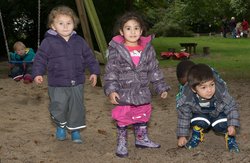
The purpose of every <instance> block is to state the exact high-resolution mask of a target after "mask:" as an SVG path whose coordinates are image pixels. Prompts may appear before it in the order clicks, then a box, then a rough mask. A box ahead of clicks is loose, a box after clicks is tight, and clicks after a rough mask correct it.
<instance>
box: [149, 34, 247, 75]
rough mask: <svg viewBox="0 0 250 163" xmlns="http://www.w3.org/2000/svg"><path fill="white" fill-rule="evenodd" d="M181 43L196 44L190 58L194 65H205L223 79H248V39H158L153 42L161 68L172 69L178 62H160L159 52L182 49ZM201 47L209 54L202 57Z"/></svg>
mask: <svg viewBox="0 0 250 163" xmlns="http://www.w3.org/2000/svg"><path fill="white" fill-rule="evenodd" d="M181 42H195V43H197V44H198V45H197V50H196V52H197V54H196V55H192V56H191V58H190V59H191V60H193V61H194V62H195V63H206V64H209V65H210V66H212V67H214V68H215V69H217V70H218V71H219V72H220V74H221V75H222V76H223V77H225V78H235V79H250V73H249V66H250V38H247V39H244V38H239V39H232V38H223V37H218V36H217V37H216V36H201V37H158V38H155V39H154V41H153V45H154V47H155V49H156V52H157V57H158V59H159V60H160V65H161V66H162V67H174V66H176V64H177V63H178V62H179V61H176V60H172V59H169V60H162V59H161V57H160V52H163V51H168V48H175V49H176V51H177V52H178V51H179V50H181V49H182V47H180V43H181ZM203 47H209V48H210V54H209V55H208V56H203Z"/></svg>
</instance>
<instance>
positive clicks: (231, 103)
mask: <svg viewBox="0 0 250 163" xmlns="http://www.w3.org/2000/svg"><path fill="white" fill-rule="evenodd" d="M225 98H226V100H225V102H226V105H225V108H224V110H225V114H226V115H227V124H228V126H236V127H240V120H239V119H240V115H239V112H238V106H237V103H236V102H235V100H234V99H233V97H232V96H230V95H229V93H228V91H226V92H225Z"/></svg>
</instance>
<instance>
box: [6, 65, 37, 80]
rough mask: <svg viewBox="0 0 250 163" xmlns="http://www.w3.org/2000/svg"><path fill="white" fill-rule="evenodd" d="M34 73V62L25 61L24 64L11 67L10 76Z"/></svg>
mask: <svg viewBox="0 0 250 163" xmlns="http://www.w3.org/2000/svg"><path fill="white" fill-rule="evenodd" d="M31 73H32V64H31V63H28V64H27V63H23V64H14V65H13V67H12V68H11V69H10V77H12V78H15V77H16V76H20V75H25V74H30V75H31Z"/></svg>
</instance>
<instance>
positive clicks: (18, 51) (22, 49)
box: [15, 46, 25, 56]
mask: <svg viewBox="0 0 250 163" xmlns="http://www.w3.org/2000/svg"><path fill="white" fill-rule="evenodd" d="M15 51H16V53H17V54H18V55H20V56H24V55H25V48H24V47H22V46H18V47H17V48H16V50H15Z"/></svg>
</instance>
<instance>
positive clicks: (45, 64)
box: [32, 6, 100, 143]
mask: <svg viewBox="0 0 250 163" xmlns="http://www.w3.org/2000/svg"><path fill="white" fill-rule="evenodd" d="M78 23H79V19H78V17H77V16H76V14H75V13H74V11H73V10H72V9H71V8H69V7H67V6H58V7H55V8H53V9H52V10H51V12H50V14H49V17H48V27H49V28H50V29H49V30H48V31H47V32H46V34H45V38H44V40H43V41H42V43H41V46H40V47H39V49H38V51H37V53H36V57H35V60H34V64H33V73H32V76H33V78H34V81H35V82H36V83H37V84H41V83H42V82H43V80H44V79H43V75H45V73H46V70H47V73H48V92H49V97H50V105H49V111H50V115H51V118H52V119H53V120H54V122H55V124H56V126H57V127H56V138H57V139H58V140H65V139H66V134H67V129H68V130H69V131H70V133H71V139H72V141H73V142H74V143H82V142H83V141H82V138H81V135H80V129H82V128H85V127H86V123H85V107H84V105H83V88H84V81H85V68H89V71H90V77H89V81H90V82H91V84H92V86H93V87H94V86H95V85H96V82H97V75H99V74H100V68H99V63H98V61H97V60H96V58H95V57H94V54H93V52H92V50H91V48H90V47H89V46H88V45H87V43H86V42H85V40H84V39H83V38H82V37H81V36H79V35H78V34H77V33H76V32H75V31H74V29H75V28H77V24H78Z"/></svg>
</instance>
